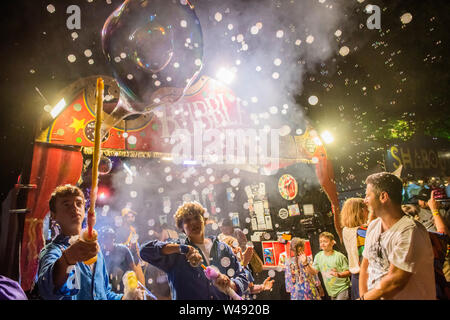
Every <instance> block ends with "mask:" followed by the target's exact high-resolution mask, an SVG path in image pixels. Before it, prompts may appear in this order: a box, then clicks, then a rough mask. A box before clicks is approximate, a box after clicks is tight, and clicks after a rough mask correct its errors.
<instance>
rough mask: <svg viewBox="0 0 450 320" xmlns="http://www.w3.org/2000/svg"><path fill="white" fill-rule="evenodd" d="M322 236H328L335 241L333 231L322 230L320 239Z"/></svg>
mask: <svg viewBox="0 0 450 320" xmlns="http://www.w3.org/2000/svg"><path fill="white" fill-rule="evenodd" d="M320 238H328V239H330V240H331V241H334V236H333V234H332V233H331V232H327V231H324V232H322V233H321V234H319V239H320Z"/></svg>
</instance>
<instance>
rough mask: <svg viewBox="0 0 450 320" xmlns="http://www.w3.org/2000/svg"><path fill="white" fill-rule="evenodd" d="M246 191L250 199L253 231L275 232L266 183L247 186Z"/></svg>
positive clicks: (249, 206)
mask: <svg viewBox="0 0 450 320" xmlns="http://www.w3.org/2000/svg"><path fill="white" fill-rule="evenodd" d="M244 190H245V192H246V194H247V197H248V210H249V212H250V218H251V226H252V230H253V231H258V230H273V226H272V217H271V215H270V210H269V201H268V200H267V195H266V185H265V184H264V183H258V184H252V185H249V186H246V187H245V188H244Z"/></svg>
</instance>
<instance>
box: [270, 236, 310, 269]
mask: <svg viewBox="0 0 450 320" xmlns="http://www.w3.org/2000/svg"><path fill="white" fill-rule="evenodd" d="M290 244H291V241H287V242H286V243H281V242H278V241H262V242H261V246H262V252H263V258H264V259H263V261H264V266H265V267H284V266H285V263H286V261H287V259H288V257H290ZM305 254H306V255H307V256H309V257H311V258H312V257H313V256H312V251H311V243H310V242H309V241H306V242H305Z"/></svg>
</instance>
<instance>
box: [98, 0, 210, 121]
mask: <svg viewBox="0 0 450 320" xmlns="http://www.w3.org/2000/svg"><path fill="white" fill-rule="evenodd" d="M102 44H103V52H104V54H105V56H106V58H107V60H108V62H109V64H110V66H111V68H112V70H113V73H114V77H115V79H116V81H117V82H118V84H119V87H120V91H121V92H120V99H119V102H118V106H117V108H122V109H123V110H122V112H119V114H120V115H121V118H123V116H122V115H124V114H126V113H128V114H130V113H146V112H149V111H150V110H152V109H153V108H155V107H157V106H159V105H162V104H166V105H167V104H172V103H175V102H176V101H178V100H179V99H181V98H182V97H183V95H184V93H185V92H186V90H187V89H188V88H189V86H190V85H191V84H192V83H193V82H194V81H195V79H196V78H197V76H198V75H199V73H200V70H201V68H202V58H203V38H202V30H201V26H200V22H199V20H198V18H197V16H196V14H195V11H194V8H193V7H192V6H191V5H190V4H189V2H188V1H183V0H181V1H180V0H127V1H125V2H124V3H123V4H122V5H121V6H120V7H119V8H117V9H116V10H115V11H114V12H113V13H112V14H111V15H110V16H109V18H108V19H107V21H106V22H105V25H104V27H103V30H102Z"/></svg>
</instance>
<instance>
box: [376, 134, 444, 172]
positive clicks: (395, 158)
mask: <svg viewBox="0 0 450 320" xmlns="http://www.w3.org/2000/svg"><path fill="white" fill-rule="evenodd" d="M385 164H386V170H387V171H389V172H393V171H395V170H396V169H398V168H399V167H400V165H403V169H402V177H409V178H414V179H419V178H424V179H426V178H429V177H445V176H449V175H450V145H449V144H448V143H445V142H444V143H443V142H442V141H435V140H433V141H427V139H422V140H418V139H417V140H415V141H411V142H407V143H400V144H396V145H392V146H390V147H388V149H387V151H386V158H385Z"/></svg>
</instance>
